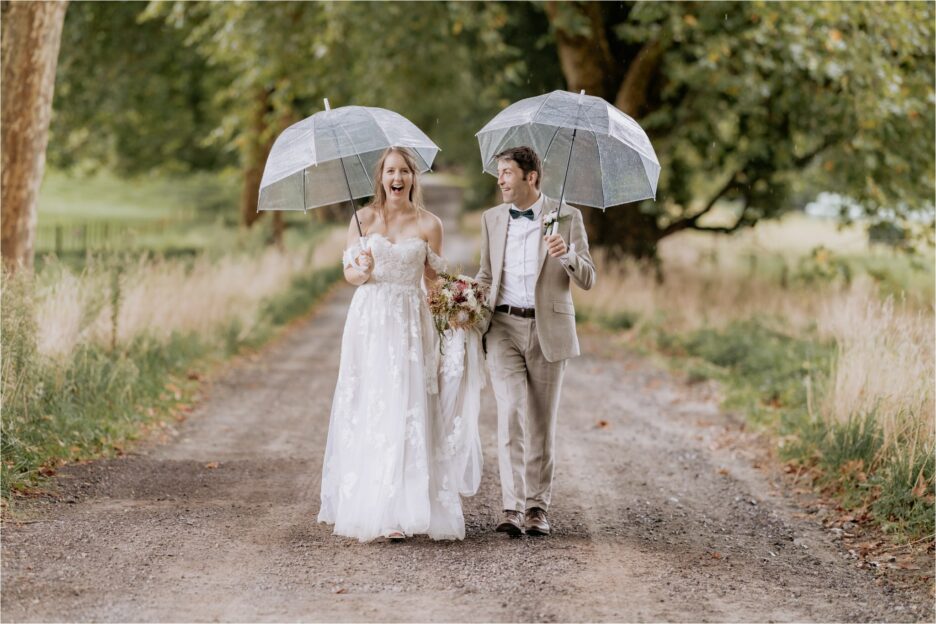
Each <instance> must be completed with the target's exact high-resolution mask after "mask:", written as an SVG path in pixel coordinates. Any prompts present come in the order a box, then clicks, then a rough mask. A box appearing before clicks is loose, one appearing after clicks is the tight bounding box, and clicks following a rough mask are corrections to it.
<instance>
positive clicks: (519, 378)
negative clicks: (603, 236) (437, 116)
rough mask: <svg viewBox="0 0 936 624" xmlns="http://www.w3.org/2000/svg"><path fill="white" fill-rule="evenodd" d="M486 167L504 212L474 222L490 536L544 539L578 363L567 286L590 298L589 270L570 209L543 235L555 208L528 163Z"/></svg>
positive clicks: (524, 157) (532, 162) (529, 157)
mask: <svg viewBox="0 0 936 624" xmlns="http://www.w3.org/2000/svg"><path fill="white" fill-rule="evenodd" d="M495 158H496V159H497V163H498V164H497V184H498V186H499V187H500V190H501V193H502V194H503V198H504V203H503V204H501V205H500V206H497V207H495V208H491V209H489V210H487V211H485V213H484V216H483V217H482V219H481V270H480V271H479V272H478V276H477V279H478V281H479V282H481V283H483V284H485V285H487V286H489V287H490V297H489V299H488V302H487V304H488V307H490V308H492V309H493V310H494V314H493V315H492V317H491V319H490V322H489V325H488V327H487V328H486V333H485V340H486V343H487V361H488V367H489V368H490V371H491V383H492V385H493V386H494V396H495V398H496V400H497V441H498V460H499V465H500V479H501V491H502V493H503V499H504V515H503V518H502V519H501V522H500V524H498V525H497V530H498V531H501V532H504V533H508V534H510V535H519V534H520V533H522V532H524V531H526V534H527V535H549V521H548V520H547V518H546V511H547V510H548V509H549V501H550V495H551V493H552V479H553V468H554V464H553V455H554V452H555V446H556V445H555V430H556V415H557V412H558V407H559V391H560V389H561V387H562V375H563V372H564V371H565V367H566V361H567V360H568V358H571V357H575V356H577V355H579V344H578V337H577V336H576V333H575V309H574V308H573V306H572V289H571V283H572V282H574V283H575V284H576V285H577V286H579V287H580V288H583V289H585V290H588V289H589V288H591V287H592V285H593V284H594V283H595V265H594V263H593V262H592V259H591V256H590V255H589V253H588V239H587V238H586V236H585V227H584V225H583V223H582V213H581V212H580V211H579V210H578V209H576V208H573V207H572V206H569V205H568V204H563V205H562V210H561V212H560V220H559V227H558V232H557V233H556V234H549V235H547V233H546V224H545V223H544V219H547V221H548V217H550V215H554V213H555V211H556V210H557V208H558V206H559V202H558V201H556V200H555V199H551V198H548V197H545V196H544V195H543V194H542V193H540V190H539V187H540V178H541V177H542V174H543V170H542V166H541V164H540V160H539V157H538V156H537V155H536V153H535V152H534V151H533V150H532V149H530V148H529V147H515V148H511V149H508V150H505V151H503V152H501V153H500V154H498V155H497V156H496V157H495Z"/></svg>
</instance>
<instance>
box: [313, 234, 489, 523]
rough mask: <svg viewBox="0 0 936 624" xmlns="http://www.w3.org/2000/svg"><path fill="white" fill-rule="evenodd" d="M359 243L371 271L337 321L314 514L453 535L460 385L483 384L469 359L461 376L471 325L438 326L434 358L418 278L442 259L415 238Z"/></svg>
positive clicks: (467, 412)
mask: <svg viewBox="0 0 936 624" xmlns="http://www.w3.org/2000/svg"><path fill="white" fill-rule="evenodd" d="M367 244H368V245H369V247H370V249H371V250H372V252H373V255H374V261H375V264H374V272H373V274H372V275H371V278H370V280H368V282H366V283H365V284H363V285H361V286H359V287H358V288H357V291H356V292H355V294H354V297H353V299H352V300H351V306H350V308H349V309H348V317H347V320H346V321H345V327H344V334H343V336H342V343H341V363H340V367H339V373H338V383H337V387H336V388H335V396H334V400H333V403H332V411H331V421H330V424H329V429H328V442H327V444H326V448H325V462H324V467H323V470H322V491H321V509H320V510H319V515H318V519H319V521H320V522H327V523H330V524H334V525H335V528H334V532H335V533H336V534H338V535H344V536H347V537H353V538H357V539H359V540H361V541H368V540H371V539H374V538H377V537H381V536H386V535H388V534H389V533H390V532H392V531H402V532H403V533H405V534H406V535H415V534H428V535H429V536H430V537H432V538H433V539H462V538H463V537H464V535H465V525H464V517H463V515H462V509H461V498H460V496H459V494H473V493H474V492H475V491H476V490H477V485H478V480H479V478H480V442H478V441H477V440H476V439H477V410H476V409H475V408H476V406H475V403H476V398H471V397H469V398H468V399H467V400H466V399H465V395H466V390H469V389H468V384H470V386H471V387H470V392H469V394H471V395H472V397H473V396H474V395H479V394H480V384H481V383H483V382H482V380H483V373H482V372H481V366H480V363H479V362H473V363H472V367H471V372H472V374H471V375H466V374H465V372H466V370H467V367H466V364H468V362H469V358H471V359H474V360H476V359H477V355H476V354H477V350H476V349H475V346H476V345H475V342H476V340H475V338H476V332H474V333H473V335H472V336H471V337H468V336H465V335H464V334H462V333H459V335H457V336H456V335H452V336H448V337H447V338H446V345H447V346H446V355H445V362H442V361H440V350H439V340H438V336H437V334H436V332H435V329H434V327H433V324H432V317H431V315H430V313H429V308H428V306H427V304H426V297H425V292H424V291H423V289H422V288H421V283H422V275H423V267H424V266H425V264H426V263H427V262H428V263H430V264H431V265H432V266H433V267H434V268H436V270H443V269H444V262H443V261H442V259H441V258H439V256H437V255H436V254H434V253H433V252H432V250H431V249H430V248H429V246H428V244H427V243H426V242H425V241H424V240H422V239H420V238H407V239H404V240H401V241H399V242H396V243H394V242H392V241H390V240H389V239H387V238H385V237H383V236H381V235H372V236H370V237H369V239H368V243H367ZM349 251H350V250H349ZM348 255H349V254H348V253H346V260H347V257H348ZM478 348H480V347H478ZM475 365H476V366H475ZM440 373H441V375H440ZM440 381H441V383H442V389H443V392H442V396H443V397H444V401H442V402H440V394H439V388H440V386H439V383H440ZM443 402H444V403H445V405H446V406H447V407H446V409H445V410H444V413H443V410H442V408H441V405H442V403H443ZM472 410H474V411H472ZM472 415H473V418H472Z"/></svg>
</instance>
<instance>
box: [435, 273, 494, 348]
mask: <svg viewBox="0 0 936 624" xmlns="http://www.w3.org/2000/svg"><path fill="white" fill-rule="evenodd" d="M487 295H488V289H487V287H485V286H484V285H482V284H480V283H478V281H477V280H474V279H472V278H470V277H468V276H467V275H452V274H450V273H439V278H438V279H437V280H436V281H435V283H433V285H432V287H431V288H430V289H429V310H430V311H431V312H432V318H433V320H434V321H435V326H436V330H437V331H438V332H439V334H440V335H441V334H442V333H444V332H445V330H447V329H466V330H467V329H471V328H473V327H476V326H477V325H479V324H480V323H481V321H482V320H483V319H484V317H485V316H486V315H487V314H488V312H489V311H488V309H487V308H486V307H484V302H485V301H486V300H487Z"/></svg>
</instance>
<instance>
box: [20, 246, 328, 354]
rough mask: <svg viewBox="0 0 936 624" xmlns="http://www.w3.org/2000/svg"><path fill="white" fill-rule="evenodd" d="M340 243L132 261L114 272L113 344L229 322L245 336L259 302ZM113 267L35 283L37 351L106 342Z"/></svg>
mask: <svg viewBox="0 0 936 624" xmlns="http://www.w3.org/2000/svg"><path fill="white" fill-rule="evenodd" d="M343 244H344V236H343V232H341V231H340V229H339V230H336V231H334V232H332V233H330V234H329V235H328V236H327V238H325V239H323V240H320V241H318V242H316V243H315V244H305V245H298V246H296V247H295V248H293V249H290V250H288V251H279V250H277V249H273V248H271V249H267V250H265V251H263V252H262V253H260V254H259V255H258V254H247V253H243V254H231V255H225V256H223V257H221V258H216V259H212V258H207V257H204V258H199V259H196V260H195V261H194V263H191V262H187V261H185V260H173V259H170V260H159V259H153V258H147V257H143V258H140V259H139V260H138V261H136V262H135V263H134V264H132V265H131V266H128V267H121V268H120V270H119V272H118V273H117V279H119V289H118V291H117V292H118V296H117V298H116V301H117V305H116V309H117V316H116V328H117V336H116V338H117V341H118V343H126V342H129V341H130V340H132V339H133V338H135V337H137V336H140V335H142V334H149V335H153V336H156V337H166V336H169V335H170V334H172V333H173V332H190V331H205V330H209V329H211V328H215V327H218V326H220V325H221V324H223V323H226V322H229V321H231V320H234V319H236V320H239V321H240V323H241V327H242V328H243V331H244V332H249V331H250V329H251V327H252V326H253V323H254V322H255V321H256V319H257V317H258V310H259V306H260V305H261V302H262V301H263V300H264V299H267V298H268V297H270V296H271V295H274V294H277V293H279V292H282V291H284V290H285V289H286V288H287V286H288V285H289V283H290V281H291V280H292V279H293V277H295V276H296V275H298V274H300V273H308V272H309V271H310V270H314V269H318V268H324V267H327V266H329V265H332V264H335V263H336V262H338V261H339V259H340V257H341V251H342V246H343ZM115 270H116V269H115V267H113V266H107V265H104V264H99V265H93V266H92V267H91V268H89V269H86V270H85V271H83V272H81V273H74V272H72V271H70V270H68V269H67V268H62V269H61V270H60V271H56V272H55V276H54V277H53V278H52V279H51V280H49V281H48V282H46V283H45V284H43V285H42V287H41V288H40V289H39V290H38V292H37V295H36V313H37V323H38V328H37V329H38V332H37V334H38V348H39V351H40V353H42V354H44V355H48V356H52V357H55V358H64V357H67V356H68V355H69V354H70V353H72V351H73V350H74V348H75V347H76V345H78V344H80V343H83V342H91V343H98V344H108V343H109V342H110V341H111V340H112V338H113V328H114V322H113V321H114V317H113V314H114V308H115V306H114V299H115V297H114V289H113V280H114V278H115V275H114V272H115Z"/></svg>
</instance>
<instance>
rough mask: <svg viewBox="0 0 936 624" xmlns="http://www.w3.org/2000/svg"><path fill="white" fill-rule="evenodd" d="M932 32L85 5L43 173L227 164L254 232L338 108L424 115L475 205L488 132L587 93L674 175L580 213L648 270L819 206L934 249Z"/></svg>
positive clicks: (865, 13)
mask: <svg viewBox="0 0 936 624" xmlns="http://www.w3.org/2000/svg"><path fill="white" fill-rule="evenodd" d="M933 18H934V6H933V5H932V4H931V3H898V4H883V3H857V2H856V3H757V2H738V3H734V2H717V3H711V2H706V3H696V2H683V3H652V2H651V3H645V2H616V3H591V2H545V3H541V2H535V3H529V2H519V3H480V2H478V3H475V2H427V3H407V2H380V3H376V2H375V3H371V2H352V3H341V2H336V3H330V2H296V3H293V2H279V3H251V2H245V3H215V2H179V3H175V2H152V3H149V4H148V5H147V4H140V3H98V2H82V3H76V4H74V5H72V6H71V7H70V8H69V10H68V15H67V17H66V19H65V25H64V31H63V34H62V46H61V53H60V62H59V67H58V72H57V78H56V93H55V102H54V109H55V110H54V117H53V120H52V128H51V133H52V141H51V144H50V147H49V162H50V163H51V164H52V165H53V166H54V167H56V168H57V169H78V170H82V169H91V168H95V167H97V168H103V169H106V170H108V171H113V172H116V173H117V174H119V175H122V176H139V175H141V174H145V173H147V172H157V171H158V172H172V173H178V172H198V171H218V170H221V169H225V168H232V167H233V168H236V169H237V170H238V172H239V173H238V184H239V185H240V201H239V204H240V221H241V222H242V223H243V224H244V225H248V226H249V225H250V224H252V223H253V222H254V221H255V220H256V219H257V217H258V215H257V213H256V211H255V206H256V195H257V188H258V185H259V180H260V176H261V174H262V170H263V163H264V162H265V159H266V155H267V153H268V151H269V149H270V146H271V145H272V141H273V139H274V138H275V136H276V135H277V134H278V133H279V132H280V131H281V130H282V129H283V128H285V127H287V126H288V125H289V124H291V123H293V122H295V121H297V120H299V119H301V118H303V117H306V116H308V115H311V114H312V113H314V112H316V111H317V110H320V109H321V108H322V98H323V97H328V98H330V100H331V102H332V105H333V106H342V105H346V104H360V105H371V106H383V107H387V108H391V109H394V110H397V111H399V112H400V113H402V114H403V115H406V116H407V117H409V118H410V119H412V120H413V121H414V122H415V123H417V124H418V125H419V126H420V127H422V128H423V129H424V130H425V131H426V132H427V133H428V134H429V135H430V136H432V137H433V139H434V140H435V141H436V142H437V143H438V144H439V145H440V146H441V147H442V150H443V151H442V153H441V154H440V157H439V159H438V161H437V162H438V164H437V169H438V170H443V171H451V172H454V173H457V174H459V175H461V176H462V178H463V179H464V180H465V181H466V186H467V188H468V194H467V198H468V201H469V204H470V205H472V206H473V207H482V206H485V205H489V204H491V203H493V202H494V201H496V198H495V196H494V190H495V188H494V185H493V184H492V183H491V180H490V179H485V178H484V177H483V176H482V174H481V172H480V170H481V167H480V163H479V162H478V161H477V159H478V156H477V150H476V145H475V140H474V136H473V135H474V132H475V131H477V130H478V129H479V128H480V127H481V126H482V125H483V124H484V122H485V121H487V119H489V118H490V117H491V116H493V115H494V114H495V113H496V112H497V111H499V110H500V109H501V108H503V107H504V106H506V105H507V104H509V103H510V102H512V101H515V100H517V99H520V98H523V97H529V96H533V95H537V94H540V93H543V92H546V91H549V90H553V89H557V88H567V89H570V90H578V89H586V91H588V92H589V93H591V94H595V95H601V96H603V97H605V98H606V99H608V100H609V101H611V102H613V103H615V104H616V105H617V106H618V107H620V108H621V109H623V110H624V111H625V112H627V113H628V114H630V115H632V116H634V117H635V118H636V119H637V120H638V121H639V122H640V123H641V125H643V126H644V127H645V128H646V129H647V131H648V134H649V135H650V137H651V139H652V141H653V143H654V146H655V147H656V150H657V155H658V156H659V158H660V161H661V164H662V166H663V170H662V174H661V180H660V185H659V193H658V197H657V200H656V201H655V202H654V201H647V202H642V203H641V204H639V205H633V206H627V207H624V208H615V209H612V210H609V211H607V212H606V213H601V212H600V211H596V210H587V211H586V215H587V218H588V221H589V228H590V235H591V237H592V240H593V241H594V243H595V244H597V245H601V246H605V247H607V248H609V249H611V250H612V251H616V252H618V253H624V254H627V255H631V256H635V257H642V258H653V257H655V255H656V245H657V242H658V241H659V240H660V239H662V238H663V237H666V236H668V235H670V234H673V233H675V232H678V231H681V230H686V229H707V230H710V231H716V232H732V231H735V230H738V229H741V228H745V227H748V226H750V225H753V224H755V223H757V222H758V221H759V220H762V219H769V218H773V217H777V216H779V215H782V214H783V213H785V212H787V211H790V210H795V209H801V208H802V207H803V205H804V204H805V203H806V202H807V201H809V200H811V199H812V198H814V197H815V196H816V195H817V194H818V193H819V192H827V193H830V194H831V195H830V197H834V198H837V199H836V201H838V205H839V210H840V216H841V218H842V219H843V220H848V219H854V218H856V217H860V218H862V220H863V222H864V223H866V224H867V225H868V226H869V227H878V228H880V227H881V226H882V225H884V226H886V227H888V228H890V231H892V232H896V233H897V235H898V237H899V236H906V235H908V234H909V233H910V232H913V231H916V233H917V234H920V233H922V235H923V236H924V237H926V238H929V239H930V240H931V239H932V223H933V195H934V174H933V172H934V154H933V147H932V146H933V144H934V140H936V137H934V82H933V75H934V63H933V55H934V49H933ZM716 213H718V215H717V217H718V218H715V219H713V217H714V216H715V215H716Z"/></svg>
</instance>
